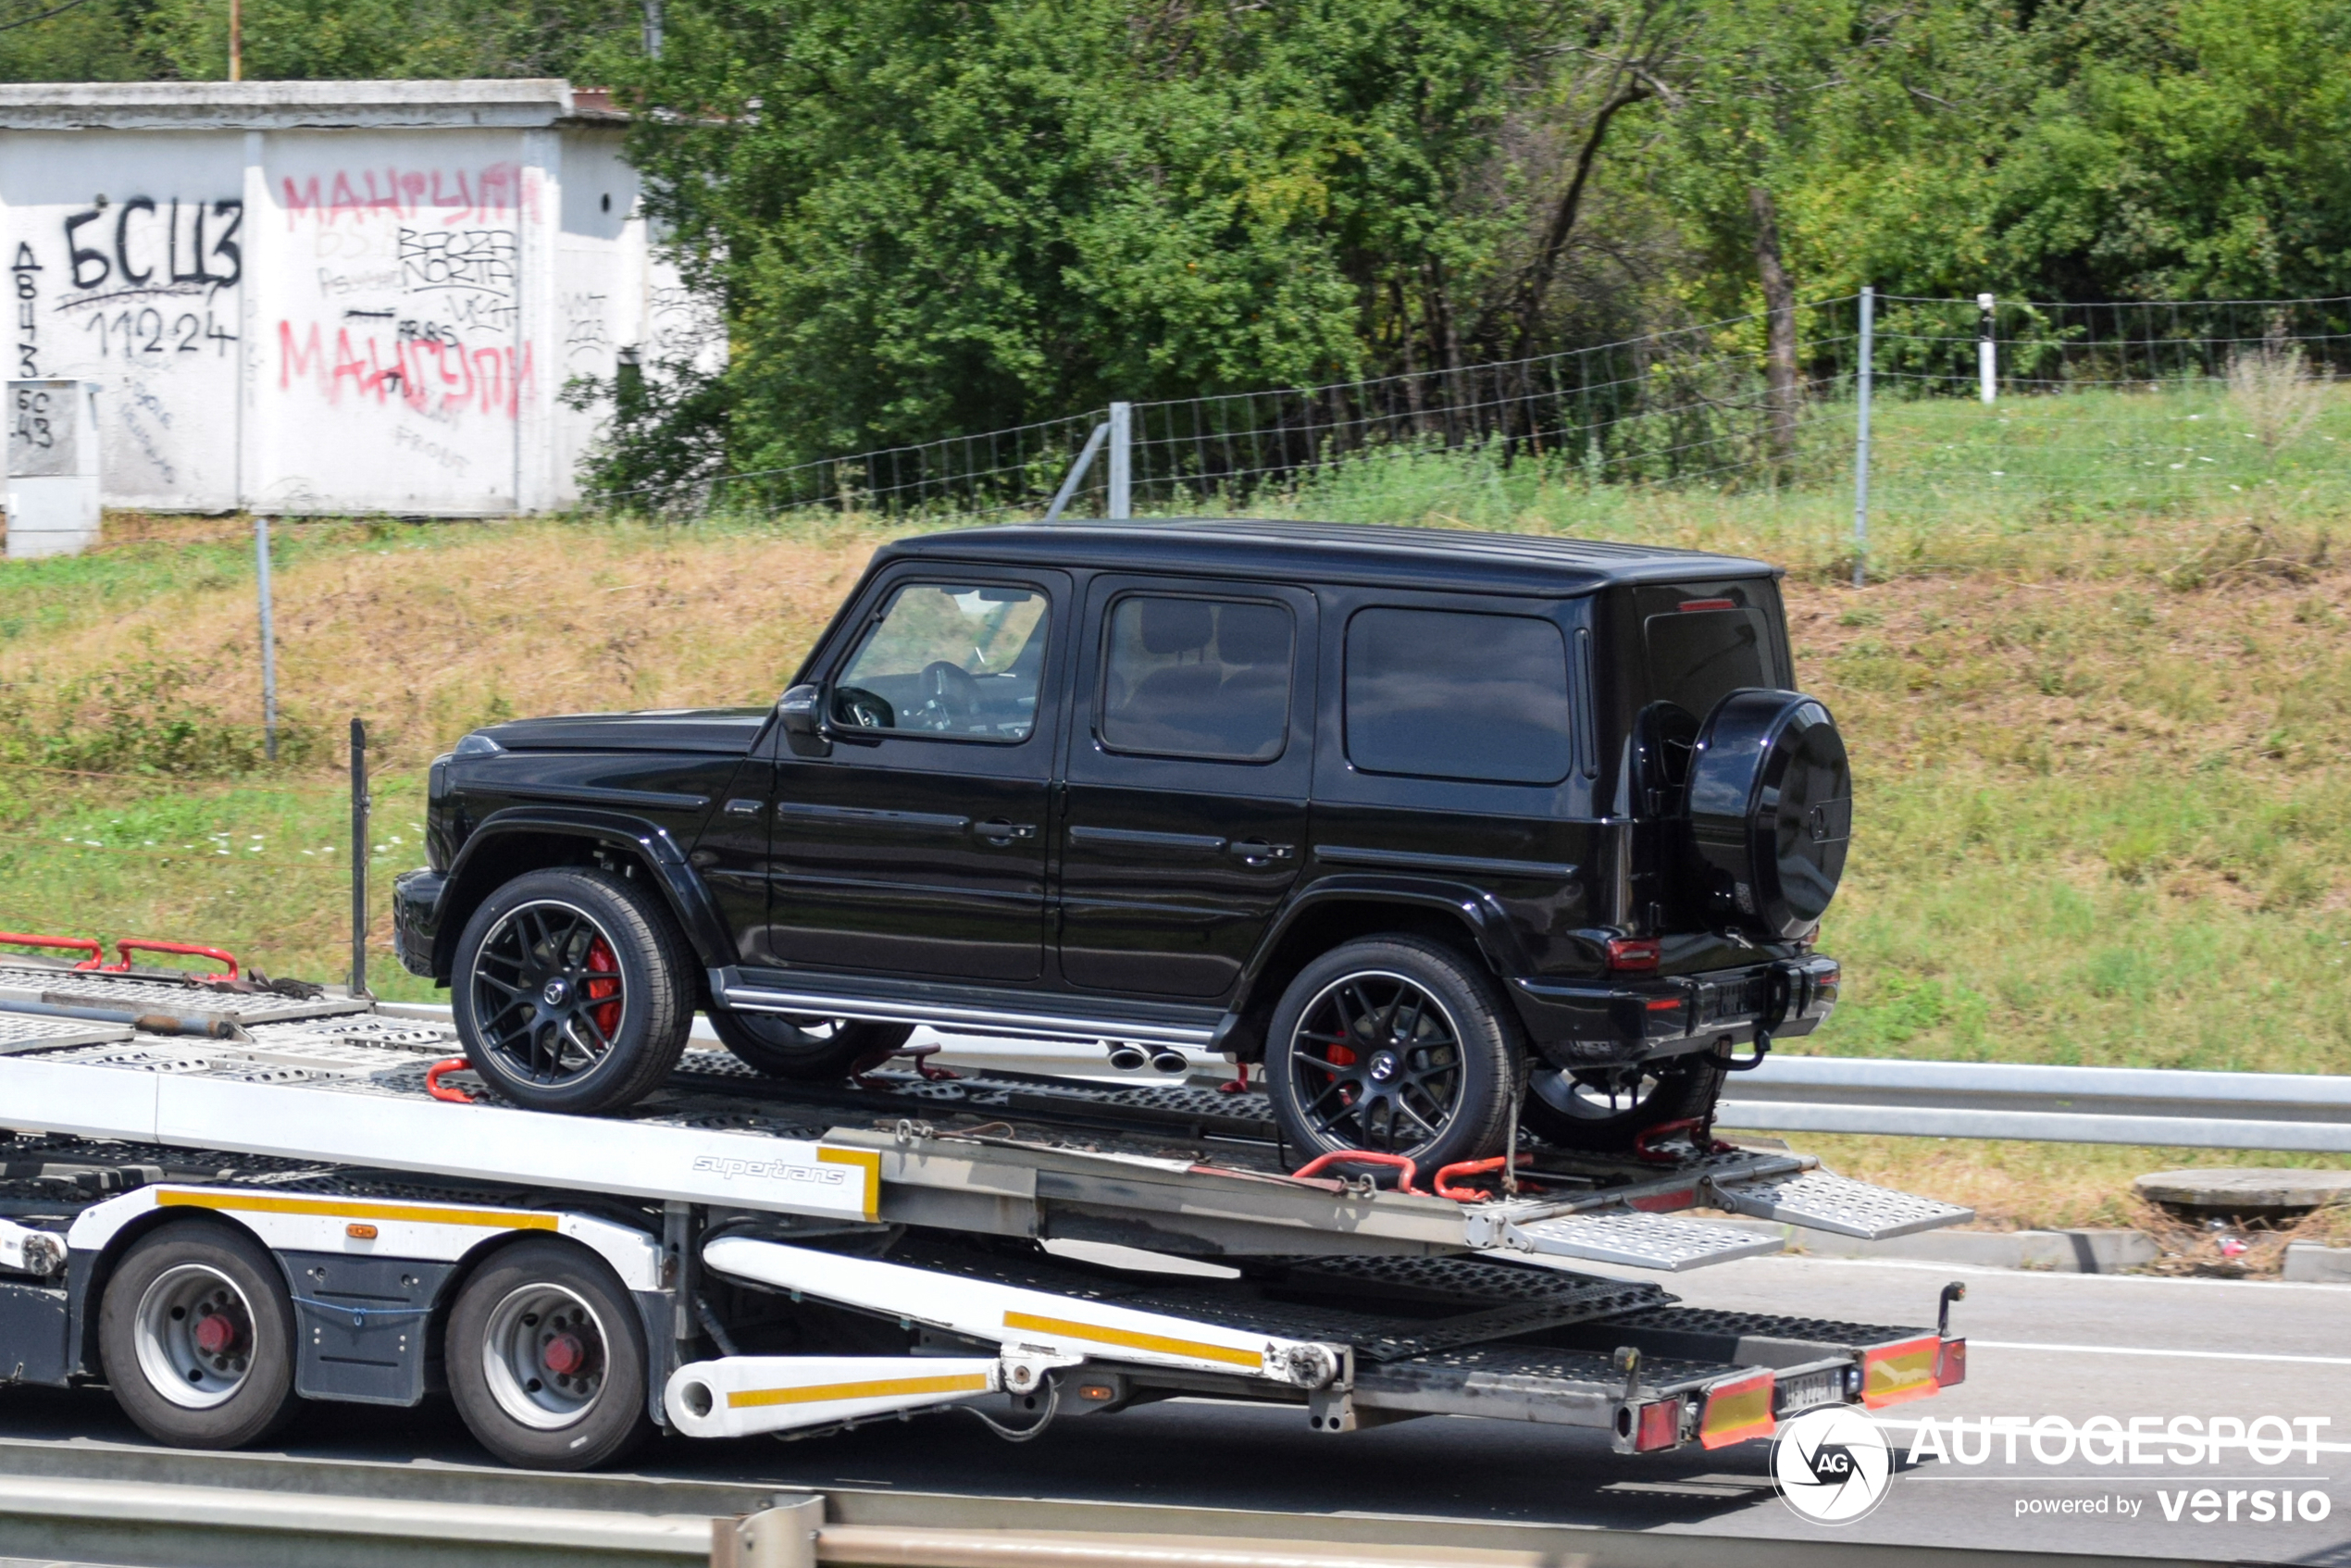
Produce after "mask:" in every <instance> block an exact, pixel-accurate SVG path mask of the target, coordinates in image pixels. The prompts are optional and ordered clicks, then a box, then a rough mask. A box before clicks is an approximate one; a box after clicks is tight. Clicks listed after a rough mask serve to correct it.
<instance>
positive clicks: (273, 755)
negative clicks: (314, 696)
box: [253, 512, 278, 762]
mask: <svg viewBox="0 0 2351 1568" xmlns="http://www.w3.org/2000/svg"><path fill="white" fill-rule="evenodd" d="M253 561H254V566H255V572H256V575H257V576H258V578H259V590H258V591H259V593H260V596H261V744H262V749H263V751H264V752H266V753H267V755H268V758H269V760H270V761H271V762H276V761H277V760H278V632H277V628H276V626H275V625H274V624H273V623H272V617H271V616H270V610H269V517H268V515H267V513H263V512H256V513H255V514H254V518H253Z"/></svg>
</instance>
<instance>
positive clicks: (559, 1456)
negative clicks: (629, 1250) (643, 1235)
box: [446, 1238, 653, 1470]
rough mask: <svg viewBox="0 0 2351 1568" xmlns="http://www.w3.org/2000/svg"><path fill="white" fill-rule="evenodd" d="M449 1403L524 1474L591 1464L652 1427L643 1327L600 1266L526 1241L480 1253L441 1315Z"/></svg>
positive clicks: (579, 1254)
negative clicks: (444, 1317)
mask: <svg viewBox="0 0 2351 1568" xmlns="http://www.w3.org/2000/svg"><path fill="white" fill-rule="evenodd" d="M446 1356H447V1361H446V1365H447V1368H448V1376H449V1393H450V1398H451V1399H452V1400H454V1402H455V1404H456V1406H457V1413H458V1415H459V1416H460V1417H462V1418H463V1419H464V1421H465V1423H466V1430H468V1431H470V1432H471V1433H472V1434H473V1435H474V1436H475V1437H477V1438H479V1440H480V1442H481V1446H482V1447H484V1448H486V1449H488V1450H490V1451H491V1453H493V1454H495V1455H497V1456H498V1457H499V1458H500V1459H502V1460H504V1461H505V1462H507V1463H508V1464H511V1465H515V1466H516V1467H517V1468H520V1469H524V1470H592V1469H594V1468H595V1467H596V1466H597V1465H600V1464H607V1463H610V1462H612V1461H614V1460H616V1459H618V1458H620V1457H621V1456H622V1455H624V1454H626V1453H628V1451H629V1450H631V1449H633V1448H635V1447H636V1446H637V1445H638V1444H639V1443H640V1442H642V1441H643V1440H644V1438H645V1436H646V1434H647V1433H648V1432H649V1431H651V1430H652V1426H653V1418H652V1416H651V1415H650V1414H649V1413H648V1412H647V1409H646V1380H647V1367H648V1358H647V1355H646V1352H645V1331H644V1325H643V1324H642V1323H641V1322H640V1321H639V1319H638V1316H637V1307H636V1304H635V1303H634V1302H633V1301H631V1300H629V1297H628V1290H627V1289H626V1288H624V1287H623V1286H622V1285H621V1283H620V1279H619V1277H618V1276H616V1275H615V1274H614V1273H613V1271H612V1269H611V1267H610V1265H608V1264H607V1263H604V1261H603V1259H601V1258H599V1257H597V1256H596V1255H595V1254H593V1253H591V1252H590V1251H588V1250H587V1249H586V1248H584V1247H581V1246H579V1245H578V1244H577V1243H575V1242H570V1241H564V1240H557V1239H554V1238H532V1239H530V1240H527V1241H516V1242H514V1243H512V1244H510V1245H508V1246H506V1247H504V1248H503V1249H501V1250H500V1251H497V1252H495V1253H493V1254H492V1255H491V1257H490V1258H489V1259H487V1260H486V1261H485V1262H484V1263H482V1265H481V1267H480V1268H479V1269H477V1270H476V1271H475V1272H474V1275H473V1276H472V1277H471V1278H470V1279H468V1280H466V1284H465V1288H463V1289H461V1290H460V1291H459V1292H458V1293H457V1300H456V1302H455V1304H454V1306H452V1307H451V1308H450V1311H449V1330H448V1337H447V1340H446Z"/></svg>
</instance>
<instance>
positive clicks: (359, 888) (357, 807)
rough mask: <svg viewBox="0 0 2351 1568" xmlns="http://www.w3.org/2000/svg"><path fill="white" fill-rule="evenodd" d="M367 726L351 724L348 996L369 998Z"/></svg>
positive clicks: (355, 718) (363, 722) (361, 721)
mask: <svg viewBox="0 0 2351 1568" xmlns="http://www.w3.org/2000/svg"><path fill="white" fill-rule="evenodd" d="M374 803H375V802H374V799H373V798H372V797H371V796H369V794H368V793H367V721H366V720H365V719H362V718H360V717H358V716H353V718H352V720H351V994H352V995H354V996H357V997H372V996H373V995H374V994H375V993H374V992H373V991H370V990H369V989H367V854H368V848H369V846H368V842H367V815H368V808H369V807H370V806H372V805H374Z"/></svg>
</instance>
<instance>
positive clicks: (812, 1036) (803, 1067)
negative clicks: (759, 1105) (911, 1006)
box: [710, 1007, 914, 1083]
mask: <svg viewBox="0 0 2351 1568" xmlns="http://www.w3.org/2000/svg"><path fill="white" fill-rule="evenodd" d="M710 1027H712V1028H713V1029H715V1030H716V1031H717V1034H718V1038H719V1039H721V1040H724V1041H725V1042H726V1045H727V1049H728V1050H729V1051H731V1052H734V1053H735V1059H736V1060H737V1061H739V1062H740V1063H741V1064H743V1065H744V1066H746V1067H749V1068H751V1069H752V1070H753V1072H757V1073H764V1074H765V1075H766V1076H769V1077H771V1078H785V1079H789V1080H790V1081H791V1082H794V1083H836V1082H838V1081H840V1079H842V1078H845V1077H847V1076H849V1075H850V1074H852V1073H859V1072H863V1071H865V1069H866V1068H867V1067H871V1066H876V1065H878V1064H880V1063H882V1062H884V1061H886V1060H888V1059H889V1056H890V1055H891V1054H892V1053H893V1052H896V1051H897V1049H898V1048H899V1047H900V1046H902V1045H904V1044H905V1043H906V1040H907V1037H909V1036H910V1035H912V1034H913V1033H914V1026H913V1025H912V1024H868V1023H860V1022H858V1021H856V1020H854V1019H851V1018H812V1017H806V1016H802V1015H794V1014H782V1013H730V1012H728V1011H727V1010H726V1009H725V1008H721V1007H714V1008H712V1009H711V1010H710Z"/></svg>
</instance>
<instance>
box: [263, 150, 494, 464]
mask: <svg viewBox="0 0 2351 1568" xmlns="http://www.w3.org/2000/svg"><path fill="white" fill-rule="evenodd" d="M279 184H280V190H281V191H282V193H284V198H285V215H286V224H287V227H288V229H289V230H291V231H292V233H293V234H294V235H295V236H297V243H298V244H299V243H301V239H302V237H306V238H307V241H308V243H309V248H310V250H311V251H312V253H313V254H314V255H315V256H316V257H317V261H318V263H319V265H318V266H317V268H315V271H314V273H313V276H315V278H316V280H317V306H316V308H314V309H312V310H308V311H305V310H302V309H300V308H298V307H297V308H296V309H293V310H291V311H289V312H288V313H287V314H285V315H282V316H280V317H278V318H277V320H276V322H275V324H274V331H275V334H276V342H275V348H276V353H277V361H278V363H277V377H276V380H277V385H278V387H279V388H280V390H281V391H283V392H287V393H289V394H290V395H307V396H310V397H313V398H316V399H317V400H318V401H319V402H322V403H324V404H327V405H328V406H330V407H336V408H341V407H348V406H352V405H354V404H372V405H376V406H382V407H390V406H392V405H393V404H398V405H400V407H401V408H402V409H403V411H404V413H405V414H408V415H414V416H417V417H422V418H424V419H428V420H432V421H436V422H439V423H441V424H443V425H448V424H452V423H454V422H456V421H458V420H460V419H462V418H464V417H500V418H505V419H512V418H515V417H516V416H517V414H518V413H519V411H520V408H521V405H522V401H523V399H524V397H525V396H527V395H528V392H529V388H530V387H531V386H532V384H533V383H534V380H535V378H536V376H537V373H538V367H537V364H536V356H535V355H534V354H533V352H532V347H531V345H530V344H529V343H525V342H519V341H518V338H519V332H518V328H519V326H520V301H519V298H518V293H517V291H518V289H519V286H520V282H519V280H520V269H521V254H522V253H521V238H520V231H519V230H520V225H521V224H523V223H524V222H527V221H529V219H531V218H534V217H535V216H536V215H537V212H538V209H539V194H540V193H539V180H538V176H537V174H536V173H535V172H534V171H532V170H530V169H527V168H523V167H522V166H521V165H519V164H515V163H492V164H489V165H486V166H483V167H480V168H401V167H398V166H391V165H387V166H385V167H382V168H343V169H334V170H331V171H328V172H324V173H319V174H309V175H304V176H302V177H300V178H296V177H294V176H292V175H286V176H281V177H280V182H279ZM401 429H404V430H406V431H407V432H408V436H409V439H408V440H405V441H402V442H399V443H398V444H399V445H400V446H401V447H402V448H403V449H404V450H406V451H409V452H412V453H416V454H418V455H422V456H426V457H428V458H430V459H431V460H432V461H434V462H435V463H436V464H437V465H438V466H439V467H442V468H443V469H444V470H450V471H462V468H463V467H464V466H465V464H464V461H463V459H462V458H460V459H459V460H458V461H455V462H452V461H446V460H444V459H448V458H454V457H458V454H454V453H452V452H450V451H449V450H448V449H447V447H446V444H445V442H430V441H427V440H425V439H423V438H422V437H420V436H418V435H417V432H416V431H415V430H414V429H412V428H410V427H407V426H403V427H401Z"/></svg>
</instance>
